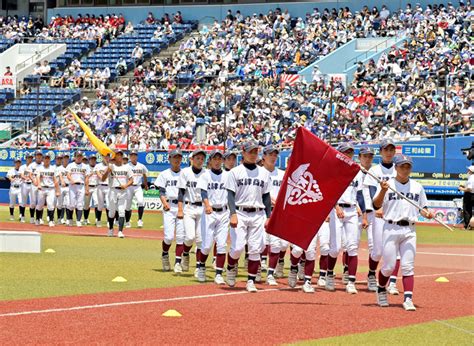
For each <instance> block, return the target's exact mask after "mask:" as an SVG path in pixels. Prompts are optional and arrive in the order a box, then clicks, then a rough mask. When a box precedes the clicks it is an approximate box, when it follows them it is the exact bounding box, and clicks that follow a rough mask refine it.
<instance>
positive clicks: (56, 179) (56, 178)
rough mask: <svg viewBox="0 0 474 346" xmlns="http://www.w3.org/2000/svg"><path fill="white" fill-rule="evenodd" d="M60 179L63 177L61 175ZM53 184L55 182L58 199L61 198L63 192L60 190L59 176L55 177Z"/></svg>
mask: <svg viewBox="0 0 474 346" xmlns="http://www.w3.org/2000/svg"><path fill="white" fill-rule="evenodd" d="M59 177H61V175H59ZM53 182H54V189H55V190H56V197H59V196H60V195H61V191H60V190H59V179H58V175H54V176H53Z"/></svg>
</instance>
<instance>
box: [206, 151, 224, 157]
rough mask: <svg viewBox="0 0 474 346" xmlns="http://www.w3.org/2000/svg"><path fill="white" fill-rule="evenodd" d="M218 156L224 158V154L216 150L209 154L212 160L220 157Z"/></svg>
mask: <svg viewBox="0 0 474 346" xmlns="http://www.w3.org/2000/svg"><path fill="white" fill-rule="evenodd" d="M218 155H220V156H221V157H224V154H222V151H220V150H217V149H214V150H213V151H211V152H210V153H209V158H210V159H212V158H213V157H215V156H218Z"/></svg>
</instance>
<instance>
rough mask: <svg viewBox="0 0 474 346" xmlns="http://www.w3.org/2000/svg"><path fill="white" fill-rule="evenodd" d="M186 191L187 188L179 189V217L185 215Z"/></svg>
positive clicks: (177, 215)
mask: <svg viewBox="0 0 474 346" xmlns="http://www.w3.org/2000/svg"><path fill="white" fill-rule="evenodd" d="M185 193H186V189H183V188H180V189H179V191H178V213H177V214H176V217H177V218H178V219H182V218H183V217H184V211H183V204H184V194H185Z"/></svg>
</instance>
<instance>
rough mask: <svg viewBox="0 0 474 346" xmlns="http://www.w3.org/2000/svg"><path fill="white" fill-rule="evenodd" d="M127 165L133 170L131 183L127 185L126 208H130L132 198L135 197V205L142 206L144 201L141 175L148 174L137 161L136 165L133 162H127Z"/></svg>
mask: <svg viewBox="0 0 474 346" xmlns="http://www.w3.org/2000/svg"><path fill="white" fill-rule="evenodd" d="M128 165H129V166H130V168H131V169H132V172H133V184H132V185H131V186H129V187H128V194H129V195H128V201H127V207H126V209H127V210H131V209H132V202H133V199H134V198H135V199H136V200H137V206H138V207H143V206H144V205H145V204H144V201H143V189H142V184H143V175H144V174H145V175H147V174H148V169H147V168H146V167H145V165H144V164H142V163H140V162H137V164H136V165H134V164H133V163H131V162H129V163H128Z"/></svg>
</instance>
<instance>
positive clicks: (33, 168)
mask: <svg viewBox="0 0 474 346" xmlns="http://www.w3.org/2000/svg"><path fill="white" fill-rule="evenodd" d="M42 166H43V164H42V163H37V162H36V161H33V162H32V163H31V165H30V166H29V167H28V168H29V170H30V172H31V177H32V178H33V179H35V180H36V178H37V170H38V169H39V168H40V167H42ZM37 202H38V188H37V187H36V186H35V185H34V184H31V189H30V208H32V209H34V208H36V206H37Z"/></svg>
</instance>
